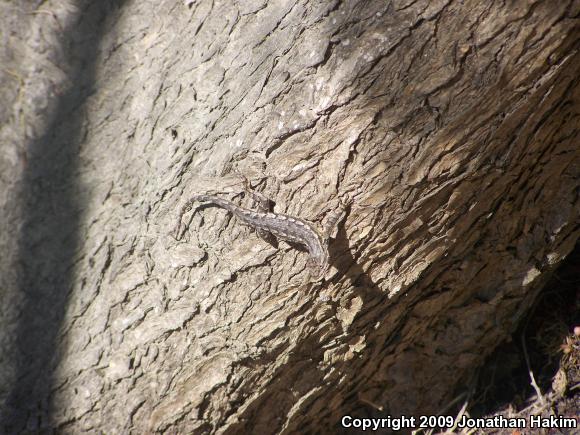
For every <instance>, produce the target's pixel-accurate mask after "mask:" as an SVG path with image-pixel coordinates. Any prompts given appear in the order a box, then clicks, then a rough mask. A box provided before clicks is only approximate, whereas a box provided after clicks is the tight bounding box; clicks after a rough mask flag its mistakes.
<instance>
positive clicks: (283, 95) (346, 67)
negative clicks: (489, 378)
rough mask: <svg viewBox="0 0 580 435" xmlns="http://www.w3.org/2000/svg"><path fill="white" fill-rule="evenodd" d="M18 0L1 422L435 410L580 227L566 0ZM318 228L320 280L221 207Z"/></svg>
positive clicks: (5, 85) (5, 86) (8, 110)
mask: <svg viewBox="0 0 580 435" xmlns="http://www.w3.org/2000/svg"><path fill="white" fill-rule="evenodd" d="M508 3H509V4H500V2H487V1H481V0H480V1H476V0H472V1H469V0H467V1H452V0H446V1H427V0H421V1H394V0H393V1H390V2H385V1H382V0H381V1H378V0H377V1H284V0H279V1H270V2H267V1H265V0H264V1H243V2H231V1H222V2H215V1H207V0H200V1H195V0H191V1H186V2H183V1H182V2H174V1H162V2H159V1H157V0H155V1H152V0H151V1H139V2H129V1H127V2H122V1H119V2H112V1H109V2H89V1H77V2H67V3H63V2H59V1H56V0H48V1H44V2H40V1H38V2H33V1H30V2H22V3H17V2H8V1H3V2H1V3H0V9H1V11H2V14H1V15H2V18H1V20H2V22H1V23H0V28H1V29H2V30H1V32H2V38H3V44H2V52H1V54H0V63H1V64H2V68H1V69H0V84H1V88H0V92H1V97H2V101H3V102H5V104H4V105H3V107H1V108H0V122H1V124H0V125H1V126H2V128H1V129H0V138H1V143H2V147H1V149H0V183H1V187H0V202H1V204H2V214H1V216H2V218H1V219H2V220H1V221H0V252H2V256H1V257H2V258H1V259H0V277H1V281H0V284H1V289H2V294H1V296H0V297H1V298H2V299H1V301H0V302H1V303H0V310H1V311H0V331H2V332H1V340H0V346H1V347H0V355H1V356H0V385H1V387H0V410H1V413H2V414H1V416H0V418H1V425H2V426H0V427H1V428H2V429H1V430H4V431H6V432H19V431H36V430H40V429H42V430H44V429H57V430H58V431H59V432H61V433H78V432H81V431H89V432H98V431H103V432H105V433H151V432H167V433H181V432H183V433H191V432H193V433H208V432H211V433H213V432H219V433H223V432H226V433H241V432H244V431H246V432H250V431H251V432H252V433H277V432H285V433H291V432H296V431H308V430H310V431H320V432H327V431H328V432H334V431H336V430H337V429H338V428H339V424H340V418H341V416H343V415H345V414H350V415H369V414H372V415H382V416H385V415H391V416H396V415H401V414H406V415H419V414H432V413H437V412H438V411H440V410H441V409H444V408H445V406H446V405H447V404H449V403H450V402H451V401H452V400H453V399H454V398H456V397H457V396H458V395H460V396H461V394H462V393H464V392H466V391H467V390H468V388H469V382H470V381H471V380H472V377H473V374H474V370H475V369H476V368H477V367H478V366H479V365H481V364H482V362H483V361H484V360H485V357H486V356H487V355H488V354H489V353H491V352H492V351H493V349H494V348H495V346H496V345H497V344H498V343H500V342H501V341H502V340H505V339H506V338H507V337H509V335H510V334H511V333H512V331H513V330H514V329H515V328H516V327H517V325H518V323H519V322H520V321H521V319H522V318H523V317H524V316H525V315H526V313H527V311H528V309H529V308H530V306H531V304H532V303H533V301H534V299H535V297H536V296H537V294H538V291H539V290H540V289H541V287H542V284H543V283H544V282H545V280H546V279H547V278H548V277H549V275H550V273H551V272H552V271H553V270H554V268H555V267H556V266H557V265H558V264H559V262H561V261H562V259H564V258H565V257H566V255H567V254H568V253H569V252H570V251H571V250H572V248H573V247H574V245H575V243H576V241H577V239H578V235H579V232H580V230H579V223H580V220H579V214H580V207H579V200H578V195H579V187H580V181H579V179H580V177H579V175H580V169H579V167H580V147H579V146H578V139H579V127H580V86H579V82H580V75H579V74H578V71H580V53H579V51H578V50H579V47H580V45H579V40H580V38H579V35H580V32H579V27H578V24H579V23H578V21H579V20H578V16H579V13H580V2H579V1H560V2H551V1H523V0H522V1H520V0H515V1H512V2H508ZM236 171H239V172H241V173H243V174H245V175H246V176H248V177H249V178H250V179H251V180H252V181H253V183H254V184H255V185H258V187H259V190H261V191H262V192H263V193H264V194H266V195H267V196H269V197H271V198H272V199H274V200H276V202H277V204H276V210H277V211H280V212H285V213H288V214H292V215H296V216H300V217H302V218H305V219H309V220H313V221H316V222H320V221H321V220H322V219H323V218H324V217H325V216H326V215H327V214H328V211H329V210H331V209H332V208H334V207H335V206H336V204H337V201H338V199H339V198H340V197H344V196H345V195H348V196H351V197H352V198H353V203H352V206H351V207H350V208H349V210H348V213H347V215H346V216H345V219H344V220H343V221H342V223H341V224H340V225H339V227H338V229H337V234H336V237H335V239H334V240H333V241H332V243H331V245H330V251H331V256H332V263H333V264H332V267H331V271H330V272H329V274H328V275H327V276H326V279H325V280H324V281H314V280H312V279H309V276H308V272H307V270H306V268H305V263H306V261H307V255H306V254H305V253H304V252H300V251H298V250H295V249H294V248H293V247H291V246H289V245H287V244H285V243H281V244H280V246H279V249H275V248H273V247H271V246H269V245H267V244H265V243H264V242H263V241H261V240H260V239H259V238H258V236H257V235H256V234H254V233H253V232H252V231H251V230H250V229H248V228H247V227H242V226H241V225H239V222H236V220H235V219H231V218H230V217H228V215H227V214H226V213H225V212H224V211H223V210H219V209H215V208H207V209H203V210H199V211H197V212H196V213H195V214H194V216H193V218H192V221H191V225H190V228H189V230H188V231H187V232H186V235H185V238H184V239H183V240H181V241H176V240H175V239H173V238H172V237H171V234H170V233H171V230H172V228H174V226H175V224H176V219H177V217H178V213H177V212H178V210H179V208H180V206H181V205H182V204H183V203H184V201H185V200H186V199H188V198H189V197H190V196H191V195H192V194H194V193H199V192H202V191H206V190H225V191H229V192H236V191H238V190H239V189H240V184H239V183H238V181H239V178H238V177H237V176H236V175H235V172H236Z"/></svg>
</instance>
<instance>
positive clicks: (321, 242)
mask: <svg viewBox="0 0 580 435" xmlns="http://www.w3.org/2000/svg"><path fill="white" fill-rule="evenodd" d="M245 182H246V186H249V183H248V181H247V180H245ZM246 190H247V191H248V192H249V193H250V194H251V195H252V196H253V198H254V199H255V200H256V201H257V202H258V203H259V204H260V207H259V208H260V211H254V210H250V209H247V208H244V207H241V206H238V205H236V204H234V203H233V202H232V201H230V200H227V199H224V198H221V197H219V196H217V195H215V194H198V195H194V196H193V197H192V198H190V199H189V200H188V201H187V202H186V203H185V204H184V206H183V207H182V209H181V213H180V215H179V222H178V224H177V228H176V232H175V234H176V237H175V238H176V239H178V240H179V234H180V233H181V229H182V224H181V223H182V222H181V221H182V219H183V215H184V214H185V213H187V212H188V211H189V210H191V208H192V207H193V204H194V203H196V202H201V203H205V204H208V205H214V206H217V207H221V208H223V209H225V210H227V211H229V212H230V213H231V214H233V215H234V216H235V217H236V218H238V219H239V220H240V221H242V223H243V224H245V225H248V226H250V227H252V228H254V229H256V230H257V232H258V235H259V236H260V237H261V238H263V239H264V240H266V241H267V242H269V243H272V236H273V237H274V238H276V239H282V240H286V241H289V242H291V243H297V244H299V245H302V246H304V247H305V248H306V249H307V250H308V253H309V255H310V261H309V262H310V264H311V265H313V266H316V268H317V269H318V276H319V277H323V276H324V275H325V274H326V271H327V270H328V268H329V266H330V256H329V253H328V245H329V239H330V235H329V231H324V232H322V231H320V230H318V229H317V228H316V226H315V225H314V224H313V223H311V222H309V221H307V220H305V219H301V218H299V217H296V216H290V215H287V214H283V213H275V212H273V211H269V209H270V208H271V203H272V202H271V201H270V200H269V199H267V198H266V197H264V196H263V195H261V194H259V193H257V192H254V191H253V190H251V188H246ZM339 210H340V214H337V215H336V217H333V218H332V219H329V221H328V223H327V227H328V228H332V227H333V226H334V225H335V224H336V222H337V221H338V219H339V218H340V216H341V214H342V211H343V210H344V206H343V205H342V204H341V207H339Z"/></svg>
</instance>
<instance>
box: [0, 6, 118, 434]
mask: <svg viewBox="0 0 580 435" xmlns="http://www.w3.org/2000/svg"><path fill="white" fill-rule="evenodd" d="M122 3H123V2H122V1H114V0H111V1H105V2H88V1H78V2H77V3H76V5H75V6H76V7H77V13H76V15H75V16H74V17H69V20H68V22H67V23H65V24H63V23H59V24H62V34H60V35H59V36H60V41H61V44H60V46H58V47H52V48H51V49H52V50H53V54H54V56H53V57H52V58H49V60H50V61H51V62H53V63H55V64H56V65H57V66H58V67H59V68H61V69H62V70H63V71H64V72H65V74H66V75H67V80H66V83H65V86H66V89H62V88H59V87H58V86H57V85H53V86H54V87H53V88H52V89H49V92H50V94H51V95H50V97H48V98H49V99H50V98H51V97H52V98H54V99H56V101H52V104H51V103H49V105H48V106H49V109H48V110H49V111H50V112H51V115H50V116H51V118H50V119H49V120H48V121H47V122H46V128H45V130H44V133H43V134H41V135H40V136H39V138H38V139H35V140H33V141H31V142H30V143H28V144H27V148H26V152H27V166H26V168H25V170H24V173H23V177H22V181H21V187H20V193H21V195H20V203H19V205H18V206H19V208H20V211H21V215H20V216H21V221H22V227H21V234H20V235H19V241H18V253H17V255H18V260H19V261H18V264H19V270H18V288H19V291H20V296H19V298H20V301H21V303H20V307H19V320H18V324H17V326H16V329H15V330H16V332H15V337H14V340H13V341H12V342H13V343H14V344H13V345H12V347H11V352H10V353H11V355H12V357H11V358H10V361H11V363H12V364H13V367H12V369H11V371H12V372H13V373H14V376H13V378H12V381H11V383H10V385H6V386H5V387H6V391H8V396H7V397H8V400H7V403H6V405H7V406H5V407H4V409H2V410H0V428H1V429H0V431H3V433H18V432H22V431H24V432H29V431H32V432H36V431H38V430H41V429H48V428H50V427H52V426H53V425H52V417H53V415H54V412H55V410H56V408H55V404H54V403H52V402H51V392H52V391H53V390H54V389H55V388H58V386H57V385H54V380H55V376H54V374H55V369H56V367H57V365H58V363H59V352H58V349H59V346H61V345H62V340H61V338H60V337H59V331H60V329H61V327H62V321H63V318H64V314H65V312H66V307H67V302H68V296H69V294H70V291H71V287H72V286H73V282H74V265H75V263H76V262H77V257H78V254H77V253H78V252H79V247H80V245H81V240H80V234H79V231H78V229H79V223H80V218H81V215H82V210H83V203H84V201H83V188H82V186H81V185H80V180H79V179H78V174H79V172H80V171H79V169H80V168H79V149H80V146H81V143H82V141H83V136H84V135H85V132H84V130H83V129H84V120H85V116H86V115H85V108H84V105H85V103H86V100H87V98H88V97H89V96H90V95H91V93H92V88H93V86H94V81H95V68H96V62H95V61H96V60H97V59H99V53H98V50H99V44H100V42H101V39H102V37H103V35H104V33H105V29H106V27H107V26H106V22H107V18H108V17H109V16H110V15H111V14H112V13H113V12H115V11H116V10H117V9H118V8H120V7H121V5H122ZM29 60H30V59H29ZM39 68H40V67H39ZM41 74H44V78H45V79H46V80H47V81H51V82H53V83H54V82H55V81H56V80H53V78H52V77H46V74H47V72H46V70H45V71H41Z"/></svg>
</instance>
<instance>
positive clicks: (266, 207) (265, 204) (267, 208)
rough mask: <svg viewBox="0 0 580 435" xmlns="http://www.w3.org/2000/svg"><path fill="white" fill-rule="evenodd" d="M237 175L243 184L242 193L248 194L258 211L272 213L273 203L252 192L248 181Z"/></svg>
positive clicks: (254, 191) (265, 197)
mask: <svg viewBox="0 0 580 435" xmlns="http://www.w3.org/2000/svg"><path fill="white" fill-rule="evenodd" d="M238 175H239V176H240V178H241V179H242V182H243V183H244V191H245V192H246V193H248V194H249V195H250V196H251V197H252V199H253V200H254V202H255V203H256V204H257V206H258V211H260V212H262V213H268V212H272V211H273V210H274V201H272V200H271V199H270V198H268V197H267V196H266V195H264V194H262V193H260V192H258V191H256V190H254V189H253V188H252V185H251V184H250V180H248V178H247V177H246V176H245V175H244V174H242V173H238Z"/></svg>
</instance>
